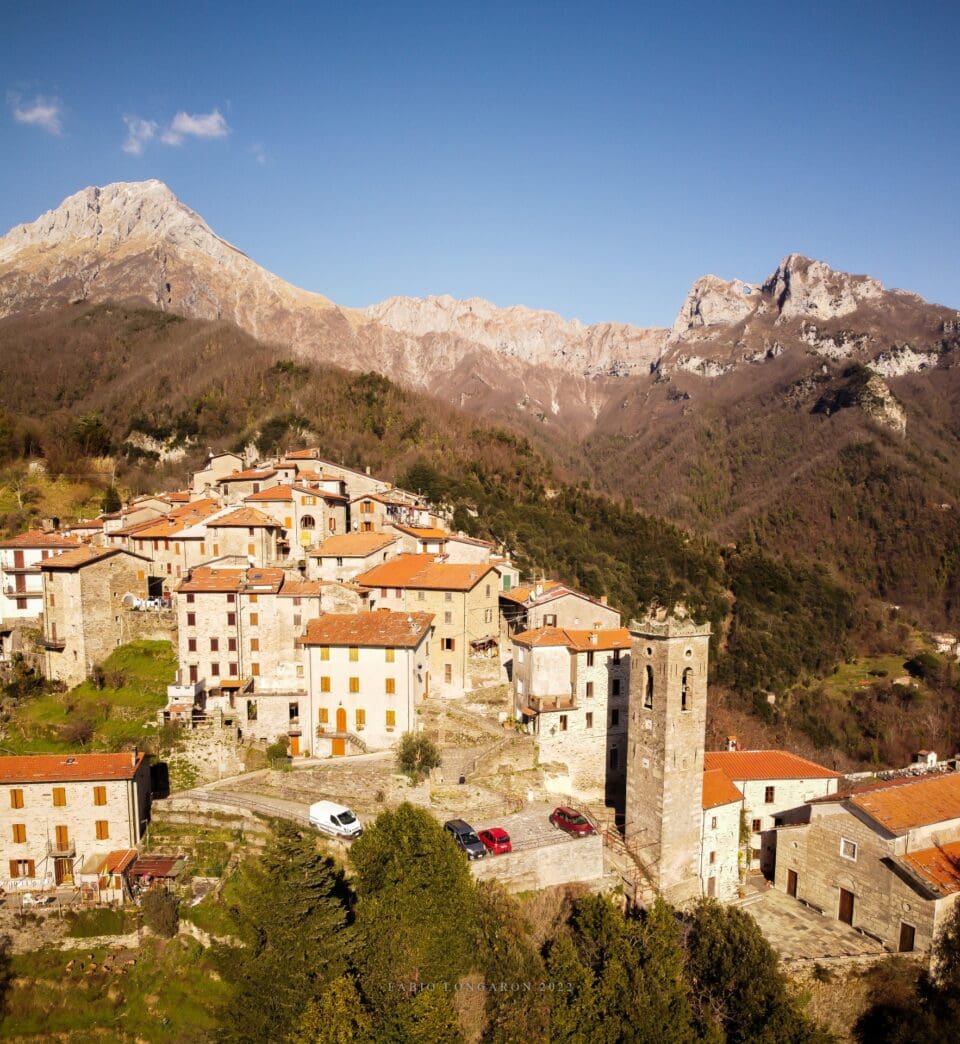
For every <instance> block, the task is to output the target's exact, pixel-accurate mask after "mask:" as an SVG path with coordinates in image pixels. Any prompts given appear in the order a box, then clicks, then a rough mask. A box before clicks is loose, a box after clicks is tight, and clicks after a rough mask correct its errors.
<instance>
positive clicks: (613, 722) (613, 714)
mask: <svg viewBox="0 0 960 1044" xmlns="http://www.w3.org/2000/svg"><path fill="white" fill-rule="evenodd" d="M619 724H620V711H619V710H612V711H610V727H611V728H612V729H615V728H616V727H617V726H618V725H619Z"/></svg>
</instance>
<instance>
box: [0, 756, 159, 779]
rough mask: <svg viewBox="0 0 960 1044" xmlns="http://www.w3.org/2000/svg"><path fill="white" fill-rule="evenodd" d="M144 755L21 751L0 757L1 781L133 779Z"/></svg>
mask: <svg viewBox="0 0 960 1044" xmlns="http://www.w3.org/2000/svg"><path fill="white" fill-rule="evenodd" d="M142 764H143V754H140V753H137V754H134V753H132V752H129V751H128V752H127V753H125V754H19V755H16V756H13V757H0V783H49V782H53V783H59V782H60V781H61V780H63V781H66V782H70V781H79V782H83V781H84V780H99V779H133V777H134V775H135V774H136V772H137V769H138V768H140V766H141V765H142Z"/></svg>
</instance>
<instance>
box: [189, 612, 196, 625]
mask: <svg viewBox="0 0 960 1044" xmlns="http://www.w3.org/2000/svg"><path fill="white" fill-rule="evenodd" d="M196 626H197V614H196V613H187V627H196Z"/></svg>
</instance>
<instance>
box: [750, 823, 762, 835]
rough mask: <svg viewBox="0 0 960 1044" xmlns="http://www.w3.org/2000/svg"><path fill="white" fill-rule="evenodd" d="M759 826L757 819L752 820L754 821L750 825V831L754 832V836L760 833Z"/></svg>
mask: <svg viewBox="0 0 960 1044" xmlns="http://www.w3.org/2000/svg"><path fill="white" fill-rule="evenodd" d="M760 826H761V823H760V820H759V819H755V820H754V821H753V822H752V823H751V824H750V829H751V830H752V831H753V832H754V833H755V834H759V833H760Z"/></svg>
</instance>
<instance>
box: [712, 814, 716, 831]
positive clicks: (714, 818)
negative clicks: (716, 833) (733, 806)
mask: <svg viewBox="0 0 960 1044" xmlns="http://www.w3.org/2000/svg"><path fill="white" fill-rule="evenodd" d="M710 829H711V830H716V829H717V817H716V816H711V817H710Z"/></svg>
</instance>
